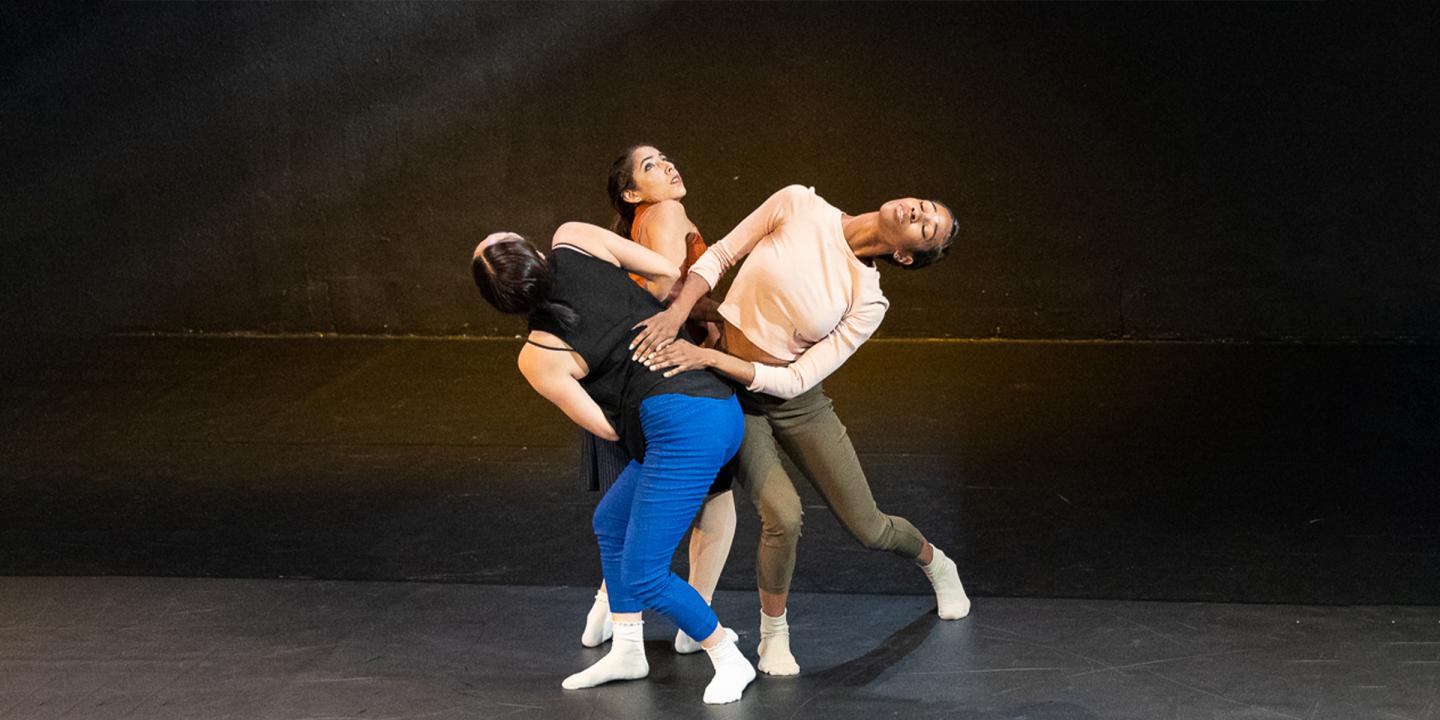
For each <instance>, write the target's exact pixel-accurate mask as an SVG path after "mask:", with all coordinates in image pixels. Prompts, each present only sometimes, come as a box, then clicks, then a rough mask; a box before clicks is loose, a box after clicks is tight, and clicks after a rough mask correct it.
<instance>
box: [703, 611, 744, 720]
mask: <svg viewBox="0 0 1440 720" xmlns="http://www.w3.org/2000/svg"><path fill="white" fill-rule="evenodd" d="M736 637H737V636H736V635H735V632H734V631H733V630H731V629H729V628H726V629H725V638H724V639H723V640H721V641H720V642H719V644H717V645H716V646H715V647H713V648H710V649H709V650H706V651H705V652H706V653H709V655H710V664H712V665H714V666H715V678H714V679H713V680H711V681H710V684H709V685H706V686H705V702H706V703H708V704H710V705H721V704H724V703H731V702H735V701H736V700H739V699H740V695H741V694H742V693H744V692H745V686H746V685H749V684H750V682H751V681H752V680H754V679H755V667H754V666H753V665H751V664H750V661H749V660H746V659H745V656H744V655H742V654H740V648H738V647H735V638H736Z"/></svg>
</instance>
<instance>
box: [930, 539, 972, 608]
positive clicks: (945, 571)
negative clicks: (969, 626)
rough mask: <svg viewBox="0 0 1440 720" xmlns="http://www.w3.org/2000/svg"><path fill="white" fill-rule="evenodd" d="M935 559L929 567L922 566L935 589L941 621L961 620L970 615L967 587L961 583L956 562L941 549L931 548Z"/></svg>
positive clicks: (932, 559)
mask: <svg viewBox="0 0 1440 720" xmlns="http://www.w3.org/2000/svg"><path fill="white" fill-rule="evenodd" d="M930 549H931V550H932V551H934V553H935V557H932V558H930V564H929V565H921V566H920V569H921V570H924V571H925V577H928V578H930V584H931V585H933V586H934V587H935V607H936V610H937V612H938V613H939V614H940V619H941V620H959V619H960V618H963V617H965V616H966V615H969V614H970V598H969V597H968V596H966V595H965V586H964V585H962V584H961V583H960V571H959V570H958V569H956V567H955V561H954V560H951V559H950V558H948V557H946V556H945V553H943V552H941V551H940V548H938V547H935V546H934V545H931V546H930Z"/></svg>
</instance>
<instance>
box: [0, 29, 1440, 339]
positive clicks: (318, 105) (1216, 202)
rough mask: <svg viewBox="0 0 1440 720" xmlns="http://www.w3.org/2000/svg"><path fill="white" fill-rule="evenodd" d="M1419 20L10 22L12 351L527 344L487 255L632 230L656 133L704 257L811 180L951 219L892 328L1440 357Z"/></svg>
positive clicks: (899, 280)
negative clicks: (619, 165) (494, 246)
mask: <svg viewBox="0 0 1440 720" xmlns="http://www.w3.org/2000/svg"><path fill="white" fill-rule="evenodd" d="M1428 16H1429V13H1428V12H1426V11H1424V10H1423V9H1422V6H1420V5H1418V4H1417V5H1415V6H1414V7H1413V9H1412V8H1408V7H1406V6H1389V5H1387V6H1378V7H1372V6H1366V7H1345V6H1339V7H1337V6H1335V5H1333V4H1264V5H1228V4H1227V5H1212V4H1205V5H1190V4H1185V5H1173V4H1158V5H1149V4H1146V5H1132V4H1125V5H1098V6H1097V5H1070V4H1065V5H1037V4H1024V5H1011V4H1005V5H973V4H959V5H949V4H922V5H894V4H877V5H872V4H802V5H780V4H759V5H751V4H723V5H710V4H690V3H684V4H678V3H677V4H631V3H627V4H616V5H609V4H589V3H582V4H565V5H550V4H530V3H527V4H490V3H484V4H481V3H464V4H450V3H443V4H440V3H437V4H429V3H426V4H386V3H378V4H356V5H345V4H328V3H327V4H289V3H260V4H248V3H247V4H232V3H227V4H208V3H206V4H185V3H158V4H144V3H117V4H109V5H98V6H94V5H92V6H71V5H70V4H68V3H57V4H55V5H54V6H53V7H46V6H42V7H39V8H26V7H23V6H20V5H19V4H7V5H6V6H5V7H4V8H3V9H0V34H3V40H4V42H3V53H4V55H3V74H0V87H3V88H4V91H3V105H0V127H3V136H4V145H5V151H4V153H3V155H0V157H3V160H0V162H3V171H0V173H3V174H0V192H3V203H0V232H3V234H4V235H3V244H0V280H3V290H0V301H3V302H4V303H5V306H6V308H7V313H6V316H7V318H8V320H7V321H6V328H5V330H7V331H8V332H9V333H10V334H12V335H43V334H51V333H84V334H88V333H96V332H113V331H126V330H132V331H255V332H315V331H321V332H339V333H394V334H466V335H493V334H507V335H508V334H513V333H515V332H518V331H519V329H520V323H519V322H517V321H515V320H514V319H511V318H504V317H501V316H498V315H497V314H495V313H493V312H491V311H489V309H488V308H485V307H483V306H482V304H481V303H480V301H479V299H478V296H477V294H476V293H475V292H474V290H473V287H472V286H471V285H470V281H469V279H468V268H467V262H468V258H469V253H470V250H471V248H472V247H473V246H474V244H475V242H476V241H477V240H478V239H479V238H480V237H481V236H482V235H483V234H484V233H486V232H489V231H493V230H497V229H513V230H517V231H520V232H524V233H527V234H530V235H531V236H533V237H537V238H546V236H547V233H548V232H549V231H550V230H552V229H553V228H554V227H555V226H556V225H557V224H558V223H559V222H561V221H564V220H569V219H583V220H590V221H594V222H606V221H607V220H608V217H609V211H608V206H607V203H606V200H605V197H604V190H603V186H604V175H605V170H606V168H607V166H608V163H609V162H610V160H611V159H612V158H613V157H614V156H615V155H616V154H617V153H618V152H619V151H620V149H621V148H623V147H625V146H626V145H627V144H629V143H631V142H634V141H636V140H648V141H651V142H654V143H656V144H658V145H660V146H661V147H662V148H663V149H664V150H666V151H668V152H669V153H670V154H671V155H673V156H674V157H675V158H676V159H677V160H678V161H679V163H680V165H681V168H682V170H683V171H684V172H685V174H686V178H687V184H688V186H689V187H690V190H691V195H690V198H689V199H688V200H687V203H686V204H687V207H688V208H689V210H690V212H691V215H692V217H693V218H694V219H695V220H696V221H697V222H698V224H699V225H700V226H701V228H702V230H703V231H704V232H705V233H706V235H707V236H708V237H709V238H710V239H711V240H712V241H713V240H715V239H718V238H719V237H721V236H722V235H723V234H724V233H725V231H726V230H728V229H729V227H731V226H732V225H733V224H734V223H735V222H737V221H738V220H739V219H740V218H742V217H743V216H744V214H745V213H746V212H747V211H748V210H749V209H751V208H752V207H754V206H755V205H756V204H758V203H759V202H760V201H761V200H763V199H764V198H765V197H766V196H767V195H768V194H769V193H770V192H772V191H774V190H776V189H778V188H780V187H782V186H784V185H786V184H789V183H795V182H799V183H804V184H808V185H814V186H815V187H816V188H817V189H818V190H819V191H820V193H821V194H822V195H823V196H824V197H826V198H827V199H829V200H830V201H831V202H832V203H834V204H836V205H838V206H840V207H841V208H843V209H846V210H848V211H850V212H862V211H865V210H869V209H873V208H875V207H876V206H878V204H879V203H881V202H882V201H884V200H886V199H888V198H890V197H895V196H901V195H912V194H913V195H921V196H935V197H938V198H941V199H943V200H946V201H948V202H949V203H951V204H952V205H953V206H954V207H955V208H956V209H957V210H958V211H959V214H960V216H961V222H962V232H961V244H960V247H959V248H958V250H957V251H956V252H955V253H954V254H953V256H952V257H951V259H950V260H948V261H947V262H946V263H943V264H942V265H940V266H938V267H936V268H934V269H931V270H926V271H923V272H919V273H904V272H900V271H890V270H888V269H887V271H886V273H885V275H884V287H885V289H886V291H887V293H888V294H889V295H890V296H891V298H892V301H893V305H892V310H891V314H890V317H889V318H888V319H887V321H886V324H885V326H884V327H883V328H882V333H883V334H885V335H889V336H892V337H896V336H922V337H929V336H936V337H950V336H957V337H991V336H1000V337H1039V338H1092V337H1103V338H1113V337H1134V338H1173V337H1184V338H1242V339H1263V338H1294V339H1310V340H1332V339H1357V338H1358V339H1378V340H1406V339H1419V340H1435V339H1437V338H1440V313H1437V312H1435V310H1436V308H1440V273H1437V270H1440V250H1437V247H1436V242H1435V241H1436V239H1437V236H1440V233H1437V225H1440V224H1437V220H1436V203H1435V202H1434V196H1435V188H1436V187H1437V183H1436V180H1437V171H1436V168H1437V162H1436V161H1437V147H1436V146H1437V141H1436V133H1435V132H1434V129H1433V121H1434V118H1435V117H1436V116H1437V115H1436V105H1435V100H1433V99H1432V98H1433V93H1432V92H1428V91H1429V90H1432V89H1433V88H1434V87H1435V86H1436V79H1437V77H1436V76H1437V72H1436V64H1437V61H1436V54H1435V53H1434V50H1433V47H1432V46H1431V45H1430V44H1429V41H1430V40H1433V37H1434V27H1433V23H1431V22H1430V21H1429V19H1428Z"/></svg>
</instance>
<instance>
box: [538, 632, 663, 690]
mask: <svg viewBox="0 0 1440 720" xmlns="http://www.w3.org/2000/svg"><path fill="white" fill-rule="evenodd" d="M613 627H614V629H615V641H614V642H613V643H611V644H610V652H608V653H606V654H605V657H603V658H600V662H597V663H595V664H594V665H591V666H590V667H588V668H585V669H584V670H581V671H580V672H578V673H575V674H574V675H571V676H570V677H567V678H565V681H564V682H562V683H560V687H563V688H565V689H566V690H579V689H580V688H588V687H595V686H596V685H603V684H605V683H608V682H613V681H615V680H638V679H640V678H643V677H645V676H646V675H649V674H650V663H649V662H648V661H646V660H645V623H644V622H617V623H614V625H613Z"/></svg>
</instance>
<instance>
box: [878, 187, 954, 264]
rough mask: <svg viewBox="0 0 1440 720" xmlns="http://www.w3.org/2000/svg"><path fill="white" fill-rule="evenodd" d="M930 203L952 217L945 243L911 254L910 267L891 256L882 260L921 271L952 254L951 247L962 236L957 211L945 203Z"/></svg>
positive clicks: (883, 256)
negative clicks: (956, 215)
mask: <svg viewBox="0 0 1440 720" xmlns="http://www.w3.org/2000/svg"><path fill="white" fill-rule="evenodd" d="M930 202H933V203H935V204H936V205H939V206H940V207H943V208H945V212H946V213H949V215H950V232H949V233H948V234H946V235H945V240H944V242H941V243H940V244H939V245H936V246H935V247H932V248H930V249H929V250H920V251H917V252H913V253H911V254H910V264H909V265H902V264H900V263H898V262H895V258H893V257H891V256H889V255H881V256H880V259H881V260H884V261H885V262H888V263H890V264H891V265H894V266H896V267H902V268H905V269H906V270H919V269H920V268H923V267H925V266H927V265H934V264H935V263H937V262H940V261H941V260H944V259H945V256H946V255H948V254H949V253H950V246H951V245H952V244H954V242H955V237H956V236H957V235H959V234H960V219H959V218H957V217H955V211H953V210H951V209H950V206H949V205H946V204H945V203H942V202H940V201H938V200H931V201H930Z"/></svg>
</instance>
